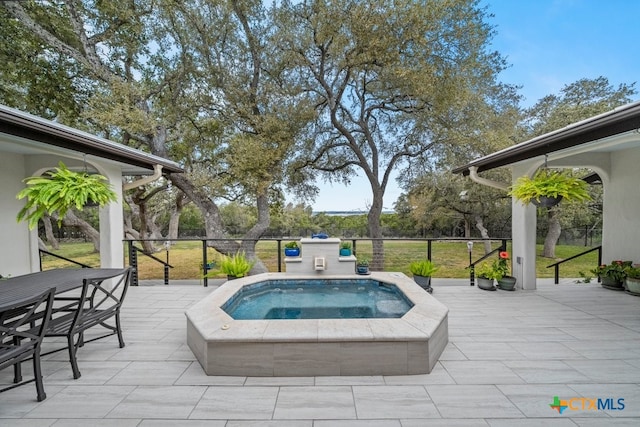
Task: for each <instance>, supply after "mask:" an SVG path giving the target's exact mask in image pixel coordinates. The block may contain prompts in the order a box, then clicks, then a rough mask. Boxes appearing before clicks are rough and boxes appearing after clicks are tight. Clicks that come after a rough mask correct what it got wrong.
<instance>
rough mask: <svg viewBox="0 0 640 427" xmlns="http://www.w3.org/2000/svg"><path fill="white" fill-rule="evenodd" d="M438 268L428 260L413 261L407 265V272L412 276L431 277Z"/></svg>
mask: <svg viewBox="0 0 640 427" xmlns="http://www.w3.org/2000/svg"><path fill="white" fill-rule="evenodd" d="M439 268H440V267H437V266H436V265H435V264H434V263H433V262H431V261H430V260H428V259H424V260H420V261H414V262H412V263H411V264H409V271H410V272H411V274H413V275H414V276H423V277H431V276H432V275H433V273H435V272H436V271H438V269H439Z"/></svg>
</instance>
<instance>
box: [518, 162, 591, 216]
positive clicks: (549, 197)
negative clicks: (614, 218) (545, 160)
mask: <svg viewBox="0 0 640 427" xmlns="http://www.w3.org/2000/svg"><path fill="white" fill-rule="evenodd" d="M509 195H511V196H513V197H515V198H516V199H518V200H520V201H521V202H522V203H523V204H527V203H533V204H534V205H536V206H540V207H552V206H555V205H557V204H558V203H560V200H563V199H564V200H569V201H588V200H591V196H590V195H589V192H588V184H587V183H586V182H585V181H584V180H583V179H580V178H575V177H573V176H571V175H570V174H569V173H568V172H559V171H551V170H549V169H542V170H540V171H538V172H537V173H536V174H535V176H534V177H533V178H529V177H528V176H521V177H520V178H518V179H517V181H516V183H515V185H514V186H513V187H512V188H511V190H510V191H509Z"/></svg>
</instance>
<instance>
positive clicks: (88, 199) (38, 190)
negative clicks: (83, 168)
mask: <svg viewBox="0 0 640 427" xmlns="http://www.w3.org/2000/svg"><path fill="white" fill-rule="evenodd" d="M24 182H25V183H26V184H27V187H26V188H24V189H23V190H22V191H20V192H19V193H18V195H17V196H16V197H17V198H18V199H23V198H26V199H27V203H26V204H25V206H24V207H23V208H22V209H21V210H20V212H18V216H17V219H18V221H23V220H26V221H28V224H29V228H30V229H31V230H33V229H34V228H35V227H36V226H37V225H38V221H39V220H40V218H42V217H43V216H44V215H45V214H49V215H50V214H52V213H54V212H57V213H58V217H59V219H60V221H62V218H63V217H64V216H65V214H66V213H67V211H68V210H69V209H70V208H72V207H75V208H76V209H82V208H83V206H85V205H87V204H88V203H92V204H97V205H99V206H104V205H106V204H108V203H109V202H113V201H116V200H117V196H116V193H115V192H114V191H113V190H112V189H111V185H110V184H109V181H108V180H107V178H105V177H104V176H102V175H96V174H88V173H87V172H74V171H71V170H69V169H67V167H66V166H65V165H64V163H62V162H60V163H59V164H58V167H57V168H55V169H54V170H52V171H48V172H46V174H45V176H32V177H29V178H26V179H25V180H24Z"/></svg>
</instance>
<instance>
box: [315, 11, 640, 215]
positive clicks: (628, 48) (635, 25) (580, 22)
mask: <svg viewBox="0 0 640 427" xmlns="http://www.w3.org/2000/svg"><path fill="white" fill-rule="evenodd" d="M481 4H482V5H483V6H488V10H487V12H488V13H491V14H493V15H494V17H492V18H488V22H489V23H490V24H491V25H492V26H494V27H495V30H496V34H495V36H494V38H493V43H492V49H493V50H497V51H498V52H500V53H501V54H502V56H503V57H505V58H506V60H507V63H509V64H510V67H509V68H508V69H507V70H505V71H503V72H502V73H501V74H500V77H499V78H500V80H501V81H502V82H504V83H510V84H515V85H518V86H522V88H521V89H520V94H521V95H523V96H524V97H525V99H524V100H523V102H522V104H521V105H522V106H523V107H529V106H531V105H533V104H535V103H536V102H537V101H538V100H539V99H540V98H542V97H544V96H546V95H550V94H557V93H559V91H560V90H561V89H562V88H563V87H564V86H566V85H567V84H570V83H573V82H575V81H577V80H579V79H581V78H590V79H593V78H596V77H599V76H605V77H607V78H608V79H609V83H611V84H612V85H614V86H618V85H619V84H621V83H628V84H631V83H633V82H636V81H638V80H639V79H640V24H639V22H640V0H483V1H482V3H481ZM636 89H638V85H636ZM637 100H640V96H638V95H636V96H635V97H634V101H637ZM320 185H321V187H320V188H321V190H320V195H319V197H318V198H317V199H316V201H315V203H313V209H314V210H315V211H326V210H333V211H335V210H345V211H351V210H366V208H367V206H368V205H369V204H370V203H371V200H372V197H371V190H370V187H369V184H368V182H367V181H366V179H364V178H359V179H353V180H352V184H351V185H350V186H348V187H346V186H343V185H338V184H333V185H330V184H323V183H320ZM401 193H402V191H401V190H400V189H399V188H398V187H397V186H396V185H395V183H392V185H390V187H389V188H388V189H387V192H386V195H385V198H384V206H385V208H389V209H392V208H393V204H394V203H395V201H396V199H397V198H398V196H399V195H400V194H401Z"/></svg>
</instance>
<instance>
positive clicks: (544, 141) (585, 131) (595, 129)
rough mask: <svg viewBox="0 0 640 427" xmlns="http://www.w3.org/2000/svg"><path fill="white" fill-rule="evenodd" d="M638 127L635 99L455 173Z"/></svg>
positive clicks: (505, 163) (508, 162) (639, 107)
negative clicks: (632, 101)
mask: <svg viewBox="0 0 640 427" xmlns="http://www.w3.org/2000/svg"><path fill="white" fill-rule="evenodd" d="M638 129H640V102H635V103H632V104H628V105H625V106H622V107H618V108H616V109H614V110H611V111H609V112H606V113H603V114H600V115H597V116H594V117H591V118H588V119H586V120H582V121H580V122H577V123H574V124H572V125H569V126H567V127H564V128H562V129H559V130H556V131H553V132H550V133H547V134H544V135H541V136H538V137H536V138H533V139H530V140H528V141H525V142H522V143H520V144H516V145H514V146H511V147H508V148H505V149H503V150H500V151H497V152H495V153H493V154H490V155H488V156H484V157H481V158H479V159H476V160H474V161H472V162H471V163H468V164H466V165H464V166H460V167H457V168H455V169H453V171H452V172H453V173H461V174H463V175H469V168H471V167H474V166H475V167H477V168H478V172H482V171H486V170H491V169H495V168H499V167H502V166H508V165H511V164H514V163H517V162H520V161H523V160H528V159H532V158H535V157H539V156H544V155H548V154H550V153H554V152H558V151H562V150H567V149H571V148H573V147H577V146H579V145H583V144H587V143H590V142H593V141H598V140H601V139H605V138H608V137H611V136H614V135H619V134H622V133H625V132H630V131H638Z"/></svg>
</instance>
